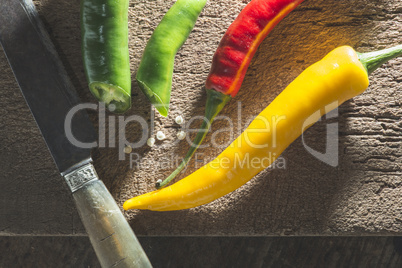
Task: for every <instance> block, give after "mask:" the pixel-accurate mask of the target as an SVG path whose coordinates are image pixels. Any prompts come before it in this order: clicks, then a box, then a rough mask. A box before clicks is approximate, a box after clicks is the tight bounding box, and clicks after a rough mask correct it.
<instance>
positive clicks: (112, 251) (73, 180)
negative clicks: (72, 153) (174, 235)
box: [65, 164, 152, 268]
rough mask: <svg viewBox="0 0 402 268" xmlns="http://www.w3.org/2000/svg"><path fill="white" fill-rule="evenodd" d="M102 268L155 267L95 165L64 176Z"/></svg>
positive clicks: (89, 165)
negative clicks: (99, 175) (99, 176)
mask: <svg viewBox="0 0 402 268" xmlns="http://www.w3.org/2000/svg"><path fill="white" fill-rule="evenodd" d="M65 179H66V181H67V184H68V185H69V187H70V189H71V190H72V192H73V197H74V200H75V203H76V205H77V208H78V213H79V215H80V217H81V221H82V223H83V224H84V226H85V229H86V231H87V233H88V235H89V239H90V241H91V244H92V246H93V248H94V250H95V253H96V255H97V257H98V259H99V262H100V264H101V266H102V267H108V268H109V267H141V268H142V267H152V265H151V263H150V262H149V260H148V257H147V256H146V254H145V252H144V250H143V249H142V247H141V245H140V243H139V242H138V239H137V237H136V236H135V234H134V232H133V230H132V229H131V227H130V225H129V224H128V223H127V221H126V219H125V218H124V216H123V214H122V213H121V210H120V209H119V207H118V206H117V204H116V202H115V200H114V199H113V197H112V195H111V194H110V193H109V191H108V190H107V188H106V186H105V185H104V184H103V182H102V181H101V180H99V179H98V176H97V174H96V171H95V169H94V167H93V166H92V164H87V165H85V166H84V167H82V168H79V169H78V170H75V171H73V172H72V173H69V174H67V175H66V176H65Z"/></svg>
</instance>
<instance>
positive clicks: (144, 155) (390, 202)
mask: <svg viewBox="0 0 402 268" xmlns="http://www.w3.org/2000/svg"><path fill="white" fill-rule="evenodd" d="M79 2H80V1H79V0H58V1H56V0H40V1H35V4H36V5H37V8H38V11H39V14H40V16H41V18H42V19H43V21H44V23H45V26H46V27H47V29H48V30H49V34H50V36H51V38H52V39H53V41H54V43H55V45H56V47H57V50H58V52H59V53H60V56H61V58H62V61H63V63H64V65H65V66H66V69H67V72H68V73H69V75H70V76H71V79H72V81H73V83H74V85H75V87H76V89H77V91H78V93H79V95H80V97H81V99H82V101H83V102H91V103H94V102H95V100H94V98H93V97H92V96H91V95H90V93H89V91H88V88H87V84H86V81H85V76H84V70H83V66H82V60H81V53H80V22H79ZM173 2H174V1H162V0H157V1H144V0H138V1H130V9H129V11H130V14H129V22H130V25H129V46H130V57H131V71H132V77H135V73H136V70H137V67H138V64H139V61H140V58H141V55H142V51H143V49H144V47H145V45H146V42H147V40H148V38H149V37H150V35H151V33H152V30H153V29H154V28H155V27H156V25H157V24H158V23H159V21H160V19H161V18H162V16H163V14H164V13H165V12H166V11H167V10H168V8H169V7H170V6H171V5H172V4H173ZM248 2H249V1H241V0H215V1H209V3H208V4H207V6H206V7H205V9H204V11H203V12H202V14H201V16H200V18H199V20H198V21H197V24H196V27H195V29H194V31H193V32H192V34H191V35H190V38H189V39H188V41H187V42H186V43H185V45H184V46H183V48H182V49H181V50H180V51H179V53H178V55H177V57H176V62H175V72H174V77H173V88H174V90H173V93H172V101H171V107H172V108H171V111H170V114H169V117H168V118H162V117H161V116H159V115H153V110H152V108H151V106H150V105H149V103H148V102H147V101H146V99H145V97H144V96H143V94H142V93H141V92H140V90H139V88H138V86H137V84H136V83H135V81H134V79H133V103H132V106H133V108H132V109H131V110H130V112H129V113H127V114H126V115H125V117H120V119H125V118H129V117H130V116H132V115H137V116H141V117H142V118H144V119H145V120H146V121H147V122H148V128H147V129H148V130H149V131H151V132H153V133H156V131H158V130H162V131H164V132H165V134H166V135H167V139H166V140H165V141H163V142H158V146H155V147H153V148H149V147H147V146H143V147H141V148H138V149H135V150H134V151H133V155H132V159H137V158H138V159H139V160H141V161H140V162H137V163H140V164H141V165H136V164H133V165H131V166H130V159H129V156H128V155H126V159H125V160H119V149H118V148H110V146H106V147H104V148H98V149H96V150H94V151H93V158H94V165H95V167H96V169H97V171H98V173H99V175H100V177H101V178H102V180H103V181H104V182H105V184H106V185H107V187H108V188H109V190H110V191H111V192H112V194H113V196H114V197H115V198H116V200H117V202H118V204H119V205H122V203H123V202H124V201H125V200H126V199H127V198H130V197H133V196H135V195H139V194H142V193H145V192H148V191H151V190H153V187H154V183H155V181H156V180H157V179H162V178H164V177H165V176H166V175H168V174H169V173H170V172H171V171H172V170H173V168H172V165H174V160H176V159H178V158H180V157H182V156H183V155H184V154H185V152H186V151H187V149H188V145H187V143H186V142H185V141H182V142H180V143H177V142H175V141H176V136H175V135H176V133H177V131H178V130H179V128H180V127H179V126H178V125H177V124H175V123H174V118H175V117H176V116H177V115H182V116H183V117H184V118H185V119H186V120H187V122H188V121H189V119H190V118H192V117H193V116H202V115H203V112H204V109H203V107H204V103H205V91H204V90H203V84H204V81H205V79H206V76H207V74H208V72H209V68H210V63H211V59H212V56H213V53H214V51H215V49H216V47H217V45H218V43H219V41H220V39H221V37H222V35H223V34H224V32H225V30H226V28H227V27H228V26H229V25H230V23H231V22H232V21H233V20H234V19H235V17H236V15H237V14H238V13H239V11H240V10H241V9H242V8H243V7H244V6H245V4H246V3H248ZM401 31H402V2H401V1H400V0H353V1H352V0H330V1H328V0H316V1H313V0H306V1H305V2H304V3H302V4H301V5H300V6H299V7H298V8H297V9H296V10H295V11H293V12H292V13H291V14H290V15H288V16H287V17H286V18H285V19H284V20H283V21H282V22H281V23H280V24H279V25H278V26H277V27H276V28H275V29H274V30H273V31H272V32H271V33H270V35H269V36H268V38H267V39H266V40H265V41H264V42H263V43H262V45H261V46H260V48H259V50H258V51H257V53H256V55H255V58H254V59H253V61H252V63H251V66H250V68H249V70H248V73H247V75H246V78H245V81H244V83H243V86H242V89H241V90H240V93H239V94H238V96H237V97H236V98H235V99H233V100H232V101H231V102H230V104H229V105H227V107H225V109H224V110H223V111H222V115H226V116H228V117H230V118H231V119H232V120H234V121H233V122H235V124H234V130H233V136H234V137H236V136H237V135H238V134H239V133H240V132H241V131H242V130H243V129H244V128H245V127H246V124H247V121H249V119H250V118H252V117H254V116H256V115H257V114H258V113H259V112H260V111H261V110H262V109H263V108H264V107H266V106H267V105H268V104H269V103H270V101H272V100H273V98H274V97H275V96H277V95H278V93H280V92H281V90H283V89H284V88H285V87H286V85H288V84H289V83H290V82H291V81H292V80H293V79H294V78H295V77H296V76H298V75H299V74H300V73H301V72H302V71H303V70H304V69H305V68H306V67H307V66H309V65H310V64H312V63H314V62H316V61H317V60H319V59H321V58H322V57H323V56H324V55H326V54H327V53H328V52H329V51H331V50H332V49H334V48H335V47H337V46H340V45H350V46H353V47H354V48H356V50H358V51H360V52H366V51H372V50H377V49H382V48H386V47H390V46H393V45H396V44H401V43H402V37H401V35H400V32H401ZM27 45H28V44H27ZM38 67H40V66H38ZM370 82H371V85H370V87H369V88H368V89H367V91H366V92H364V93H363V94H362V95H360V96H358V97H355V98H354V99H352V100H350V101H348V102H346V103H344V104H343V105H342V106H341V107H340V108H339V111H338V116H336V117H334V118H331V119H325V118H324V119H323V120H321V122H319V123H317V124H316V125H315V126H313V127H312V128H310V129H309V130H308V131H307V132H306V133H305V135H304V141H303V139H302V138H299V139H297V140H296V141H295V142H294V143H293V144H292V145H291V146H290V147H289V148H288V149H287V150H286V151H285V152H284V153H283V155H282V157H283V158H282V161H283V163H284V165H280V166H277V167H276V168H273V169H267V170H266V171H264V172H262V173H260V174H259V175H258V176H256V177H255V178H254V179H253V180H251V181H250V182H249V183H247V184H246V185H244V186H243V187H241V188H240V189H238V190H236V191H235V192H233V193H231V194H229V195H227V196H225V197H223V198H220V199H218V200H216V201H214V202H212V203H210V204H207V205H204V206H201V207H198V208H195V209H190V210H185V211H177V212H164V213H160V212H149V211H130V212H126V213H125V215H126V217H127V219H128V220H129V222H130V224H131V225H132V227H133V229H134V231H135V232H136V233H137V234H140V235H146V236H153V235H162V236H163V235H195V236H196V235H234V236H237V235H247V236H254V235H267V236H271V235H272V236H274V235H345V234H348V235H377V234H386V235H387V234H402V208H401V204H402V185H401V184H402V180H401V175H402V172H401V167H402V138H401V130H402V121H401V115H402V109H401V106H402V97H401V93H402V92H401V91H402V59H396V60H392V61H390V62H389V63H388V64H386V65H384V66H383V67H382V68H380V69H378V70H377V71H376V72H374V73H373V74H372V75H371V77H370ZM239 109H240V110H241V112H239ZM49 112H51V111H49ZM89 113H90V117H91V120H92V121H93V123H94V124H95V126H96V127H97V128H98V126H99V120H98V119H99V115H98V113H97V112H96V111H89ZM0 114H1V117H0V148H1V151H2V152H1V154H0V170H1V171H2V172H1V175H0V235H82V234H84V233H85V230H84V228H83V226H82V225H81V222H80V219H79V217H78V214H77V212H76V208H75V206H74V204H73V202H72V199H71V196H70V194H69V191H68V190H67V186H66V185H65V183H64V182H63V180H62V178H61V177H60V176H59V174H58V171H57V170H56V168H55V165H54V163H53V161H52V159H51V157H50V154H49V153H48V151H47V148H46V146H45V143H44V141H43V139H42V137H41V135H40V133H39V130H38V128H37V127H36V125H35V122H34V120H33V117H32V116H31V114H30V112H29V109H28V107H27V106H26V104H25V102H24V99H23V97H22V95H21V93H20V90H19V88H18V86H17V84H16V82H15V80H14V77H13V74H12V71H11V69H10V68H9V66H8V64H7V61H6V58H5V56H4V53H3V51H0ZM110 116H111V117H112V118H114V120H116V122H118V120H119V117H117V116H114V115H112V114H107V119H108V120H107V122H106V129H108V123H109V118H110ZM330 125H332V126H337V127H338V131H337V132H336V134H337V135H336V136H339V141H338V142H337V143H336V146H335V148H337V151H338V154H339V157H338V165H337V166H335V167H333V166H331V165H328V164H326V163H324V162H322V161H321V160H319V159H317V158H316V157H314V156H313V155H312V154H311V153H310V151H311V150H315V151H318V152H325V150H326V143H327V142H326V141H327V138H326V136H327V135H326V133H327V126H330ZM101 126H102V124H101ZM192 127H193V128H194V127H196V125H195V124H194V125H192ZM223 127H227V122H226V123H225V122H224V120H221V121H217V122H216V123H215V124H214V127H213V131H215V133H217V132H216V131H217V130H219V129H221V128H223ZM100 130H101V131H100V133H103V129H102V127H101V128H100ZM146 132H147V130H146V129H144V128H142V127H141V126H140V125H139V124H136V123H129V124H127V126H126V131H125V133H126V136H127V140H129V141H131V142H135V141H138V140H139V139H141V136H142V135H143V134H144V133H146ZM115 134H116V135H118V132H116V133H115ZM106 137H107V138H109V135H107V136H106ZM210 137H211V134H210V135H209V138H208V139H207V140H206V144H210V143H211V140H210ZM216 137H217V140H218V141H219V142H220V144H227V143H228V142H230V141H231V140H232V139H233V137H231V135H229V133H228V132H222V133H219V134H216ZM112 138H113V136H112ZM172 144H173V145H172ZM308 148H310V149H308ZM221 150H222V149H220V148H213V147H211V146H209V147H207V148H205V149H202V150H199V153H200V155H199V157H198V158H199V160H201V161H207V160H208V159H212V158H213V157H215V156H216V155H217V154H218V153H219V152H220V151H221ZM197 165H198V166H199V163H198V162H194V161H193V162H192V163H191V165H190V167H189V168H188V169H187V171H186V173H185V174H189V173H191V172H193V171H194V170H196V167H197Z"/></svg>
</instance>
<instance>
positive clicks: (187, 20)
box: [136, 0, 207, 116]
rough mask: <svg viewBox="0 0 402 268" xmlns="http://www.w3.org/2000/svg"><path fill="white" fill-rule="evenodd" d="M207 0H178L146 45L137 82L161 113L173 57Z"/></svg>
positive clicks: (168, 89)
mask: <svg viewBox="0 0 402 268" xmlns="http://www.w3.org/2000/svg"><path fill="white" fill-rule="evenodd" d="M206 2H207V0H177V1H176V3H175V4H174V5H173V6H172V7H171V8H170V9H169V11H168V12H167V13H166V15H165V16H164V17H163V19H162V21H161V22H160V24H159V25H158V27H156V29H155V31H154V32H153V34H152V36H151V38H150V39H149V41H148V44H147V46H146V47H145V50H144V54H143V56H142V59H141V63H140V66H139V68H138V71H137V77H136V79H137V82H138V85H139V87H140V88H141V90H142V92H143V93H144V94H145V96H147V97H148V99H149V100H150V102H151V103H152V104H153V105H154V106H155V108H156V109H157V110H158V111H159V113H160V114H161V115H163V116H167V115H168V112H169V102H170V92H171V88H172V76H173V67H174V58H175V55H176V53H177V51H178V50H179V49H180V48H181V46H182V45H183V44H184V42H185V41H186V39H187V37H188V36H189V34H190V32H191V30H192V29H193V28H194V25H195V22H196V21H197V18H198V16H199V14H200V13H201V11H202V9H203V8H204V6H205V4H206Z"/></svg>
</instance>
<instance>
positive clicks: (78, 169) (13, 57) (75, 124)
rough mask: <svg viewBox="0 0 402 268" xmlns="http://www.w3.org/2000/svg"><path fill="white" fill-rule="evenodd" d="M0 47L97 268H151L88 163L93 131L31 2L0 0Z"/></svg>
mask: <svg viewBox="0 0 402 268" xmlns="http://www.w3.org/2000/svg"><path fill="white" fill-rule="evenodd" d="M0 43H1V46H2V47H3V50H4V52H5V54H6V57H7V60H8V62H9V64H10V66H11V68H12V70H13V73H14V76H15V78H16V80H17V82H18V85H19V87H20V89H21V91H22V94H23V95H24V98H25V100H26V102H27V104H28V106H29V108H30V110H31V112H32V114H33V116H34V118H35V121H36V123H37V124H38V126H39V129H40V131H41V133H42V135H43V137H44V139H45V142H46V144H47V146H48V148H49V150H50V152H51V154H52V157H53V159H54V161H55V163H56V166H57V168H58V169H59V171H60V173H61V175H62V176H63V177H64V178H65V181H66V183H67V185H68V187H69V189H70V190H71V192H72V196H73V199H74V201H75V204H76V206H77V209H78V212H79V215H80V217H81V220H82V223H83V224H84V226H85V229H86V231H87V233H88V235H89V238H90V241H91V243H92V246H93V247H94V250H95V253H96V255H97V257H98V259H99V262H100V264H101V266H102V267H152V266H151V264H150V262H149V260H148V257H147V256H146V254H145V252H144V250H143V249H142V247H141V245H140V243H139V242H138V239H137V238H136V236H135V234H134V232H133V230H132V229H131V227H130V225H129V224H128V223H127V221H126V219H125V218H124V216H123V214H122V213H121V210H120V209H119V207H118V206H117V204H116V202H115V200H114V199H113V197H112V196H111V194H110V193H109V192H108V190H107V188H106V187H105V185H104V184H103V182H102V181H101V180H99V179H98V176H97V174H96V171H95V169H94V167H93V165H92V164H91V162H92V158H91V147H94V146H95V145H96V133H95V130H94V127H93V125H92V123H91V122H90V120H89V118H88V115H87V113H86V112H85V111H84V110H79V111H77V112H75V114H74V117H73V118H72V120H71V128H70V129H69V130H68V131H69V133H72V135H73V136H74V138H75V139H76V140H78V141H80V142H82V143H83V144H86V145H91V146H76V145H74V144H73V143H71V142H70V140H71V139H69V137H68V135H67V134H66V129H65V121H66V117H67V115H68V113H69V111H71V110H72V109H73V108H75V107H77V105H79V104H80V101H79V98H78V96H77V93H76V91H75V89H74V87H73V85H72V83H71V81H70V79H69V78H68V75H67V72H66V71H65V69H64V67H63V65H62V63H61V61H60V59H59V56H58V54H57V52H56V49H55V47H54V45H53V44H52V42H51V40H50V38H49V36H48V34H47V32H46V30H45V28H44V26H43V24H42V22H41V21H40V19H39V16H38V13H37V11H36V9H35V6H34V4H33V2H32V1H31V0H0Z"/></svg>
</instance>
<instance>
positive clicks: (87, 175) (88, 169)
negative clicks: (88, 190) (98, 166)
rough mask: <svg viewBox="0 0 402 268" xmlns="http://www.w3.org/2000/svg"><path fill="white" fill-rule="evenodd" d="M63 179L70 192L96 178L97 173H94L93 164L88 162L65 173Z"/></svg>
mask: <svg viewBox="0 0 402 268" xmlns="http://www.w3.org/2000/svg"><path fill="white" fill-rule="evenodd" d="M64 179H65V180H66V182H67V185H68V187H69V188H70V190H71V192H72V193H74V192H76V191H77V190H79V189H81V188H82V187H83V186H84V185H85V184H87V183H89V182H92V181H94V180H98V174H97V173H96V170H95V168H94V166H93V165H92V164H91V163H89V164H86V165H84V166H82V167H80V168H78V169H75V170H73V171H72V172H70V173H68V174H66V175H65V176H64Z"/></svg>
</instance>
